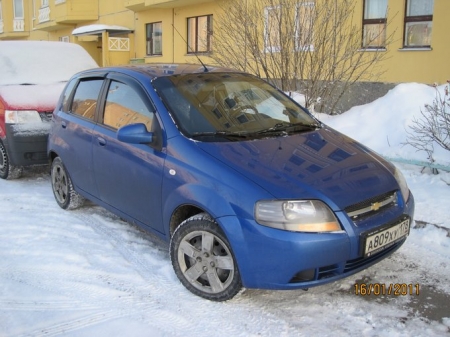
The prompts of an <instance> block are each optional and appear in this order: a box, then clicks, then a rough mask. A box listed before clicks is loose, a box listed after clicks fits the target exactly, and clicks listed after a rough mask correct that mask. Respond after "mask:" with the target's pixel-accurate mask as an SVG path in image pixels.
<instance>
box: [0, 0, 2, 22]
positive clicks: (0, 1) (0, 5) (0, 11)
mask: <svg viewBox="0 0 450 337" xmlns="http://www.w3.org/2000/svg"><path fill="white" fill-rule="evenodd" d="M0 21H3V14H2V0H0Z"/></svg>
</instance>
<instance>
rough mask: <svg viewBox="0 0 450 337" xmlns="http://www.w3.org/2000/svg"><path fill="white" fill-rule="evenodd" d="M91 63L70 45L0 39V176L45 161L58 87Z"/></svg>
mask: <svg viewBox="0 0 450 337" xmlns="http://www.w3.org/2000/svg"><path fill="white" fill-rule="evenodd" d="M95 67H98V66H97V63H96V62H95V61H94V60H93V59H92V57H91V56H90V55H89V54H88V53H87V52H86V51H85V50H84V49H83V48H82V47H81V46H79V45H76V44H71V43H63V42H48V41H1V42H0V178H3V179H14V178H18V177H19V176H20V175H21V172H22V168H23V166H30V165H41V164H48V160H47V152H46V149H47V138H48V132H49V129H50V120H51V116H52V113H53V110H54V108H55V106H56V102H57V101H58V99H59V96H60V95H61V91H62V90H63V88H64V86H65V84H66V82H67V81H68V80H69V79H70V78H71V77H72V76H73V75H74V74H75V73H77V72H79V71H82V70H85V69H89V68H95Z"/></svg>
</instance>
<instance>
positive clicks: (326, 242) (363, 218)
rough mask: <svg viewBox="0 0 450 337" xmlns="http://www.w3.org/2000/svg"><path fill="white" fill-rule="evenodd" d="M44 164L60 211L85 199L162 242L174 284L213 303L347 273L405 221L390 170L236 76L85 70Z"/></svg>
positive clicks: (56, 122) (383, 253)
mask: <svg viewBox="0 0 450 337" xmlns="http://www.w3.org/2000/svg"><path fill="white" fill-rule="evenodd" d="M48 155H49V158H50V160H51V183H52V189H53V193H54V196H55V199H56V202H57V203H58V204H59V206H60V207H61V208H63V209H74V208H77V207H80V206H81V205H82V204H83V202H84V200H85V199H89V200H91V201H93V202H94V203H96V204H98V205H101V206H103V207H105V208H106V209H108V210H110V211H111V212H113V213H115V214H117V215H118V216H120V217H121V218H122V219H125V220H127V221H129V222H131V223H134V224H136V225H138V226H140V227H142V228H144V229H146V230H148V231H150V232H152V233H154V234H156V235H158V236H160V237H161V238H163V239H164V240H166V241H167V242H169V243H170V248H169V250H170V257H171V261H172V265H173V268H174V271H175V274H176V275H177V277H178V278H179V280H180V281H181V283H182V284H183V285H184V286H185V287H186V288H187V289H189V290H190V291H191V292H192V293H194V294H196V295H198V296H201V297H204V298H206V299H210V300H214V301H223V300H228V299H230V298H232V297H233V296H235V295H236V294H237V293H238V292H239V291H240V290H241V289H242V288H243V287H246V288H265V289H298V288H310V287H313V286H318V285H322V284H325V283H328V282H332V281H336V280H339V279H341V278H343V277H346V276H348V275H351V274H354V273H356V272H358V271H361V270H363V269H364V268H367V267H369V266H371V265H373V264H375V263H377V262H379V261H380V260H382V259H384V258H386V257H387V256H389V255H390V254H391V253H393V252H394V251H395V250H397V249H398V248H399V247H400V246H401V245H402V244H403V243H404V242H405V240H406V238H407V236H408V234H409V229H410V226H411V224H412V221H413V215H414V198H413V196H412V194H411V193H410V191H409V189H408V186H407V185H406V182H405V180H404V178H403V176H402V174H401V172H400V171H399V170H397V169H396V168H395V166H393V165H392V164H391V163H389V162H388V161H386V160H384V159H383V158H381V157H380V156H378V155H377V154H376V153H374V152H372V151H371V150H369V149H368V148H366V147H365V146H363V145H362V144H359V143H358V142H356V141H354V140H352V139H350V138H348V137H346V136H345V135H343V134H341V133H339V132H337V131H335V130H333V129H331V128H329V127H328V126H326V125H324V124H322V123H321V122H320V121H318V120H317V119H315V118H314V117H313V116H312V115H311V114H310V113H309V112H308V111H307V110H306V109H304V108H303V107H302V106H300V105H298V104H297V103H296V102H295V101H293V100H291V99H290V98H289V97H288V96H286V95H285V94H284V93H283V92H281V91H279V90H277V89H276V88H274V87H273V86H271V85H270V84H268V83H267V82H265V81H263V80H261V79H258V78H256V77H254V76H252V75H250V74H246V73H242V72H238V71H234V70H230V69H222V68H216V67H207V66H203V65H202V66H200V65H180V64H172V65H171V64H163V65H156V64H155V65H150V64H147V65H133V66H126V67H111V68H99V69H96V70H90V71H84V72H81V73H79V74H77V75H75V76H74V77H73V78H72V79H71V80H70V81H69V82H68V84H67V86H66V88H65V90H64V92H63V93H62V95H61V98H60V101H59V103H58V104H57V106H56V109H55V112H54V115H53V120H52V128H51V132H50V136H49V143H48Z"/></svg>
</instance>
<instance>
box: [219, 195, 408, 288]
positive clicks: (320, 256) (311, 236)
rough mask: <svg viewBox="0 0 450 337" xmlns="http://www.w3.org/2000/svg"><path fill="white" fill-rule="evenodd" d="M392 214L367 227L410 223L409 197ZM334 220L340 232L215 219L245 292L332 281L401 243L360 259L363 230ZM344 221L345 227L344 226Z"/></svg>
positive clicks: (358, 269)
mask: <svg viewBox="0 0 450 337" xmlns="http://www.w3.org/2000/svg"><path fill="white" fill-rule="evenodd" d="M391 216H392V217H391V219H389V220H388V221H386V222H383V223H379V224H378V225H372V228H371V229H373V228H375V227H377V226H383V225H385V224H386V223H391V222H392V223H393V222H395V221H399V220H400V219H403V218H405V217H406V218H409V219H410V220H411V222H412V219H413V216H414V198H413V196H412V195H411V196H410V198H409V200H408V202H407V204H406V205H404V207H403V210H402V211H401V212H400V214H399V213H398V212H397V213H395V214H391ZM339 218H340V221H341V223H342V225H343V226H344V228H345V231H341V232H338V233H297V232H288V231H283V230H277V229H273V228H269V227H265V226H261V225H259V224H258V223H256V222H255V221H253V220H249V219H238V218H236V217H223V218H219V219H217V221H218V222H219V223H220V225H221V227H222V228H223V229H224V231H225V234H226V235H227V237H228V239H229V241H230V244H231V246H232V249H233V251H234V254H235V257H236V259H237V263H238V267H239V272H240V274H241V278H242V282H243V285H244V287H247V288H262V289H301V288H310V287H314V286H318V285H322V284H326V283H329V282H332V281H336V280H339V279H342V278H344V277H347V276H349V275H352V274H355V273H357V272H359V271H361V270H363V269H365V268H367V267H369V266H371V265H373V264H375V263H377V262H379V261H381V260H382V259H384V258H386V257H387V256H389V255H390V254H392V253H393V252H394V251H396V250H397V249H398V248H400V247H401V245H402V244H403V243H404V242H405V240H406V239H403V240H402V241H399V242H396V243H394V244H392V245H391V246H389V247H387V248H385V249H384V250H383V251H381V252H379V253H377V254H374V255H372V256H370V257H366V258H364V257H363V255H362V251H361V245H362V241H363V240H362V236H363V233H364V232H365V231H367V230H368V227H365V228H364V229H362V228H355V226H354V225H353V224H351V223H350V222H349V221H347V220H346V219H344V218H343V217H341V216H340V217H339ZM383 220H386V215H384V217H383ZM345 221H347V223H343V222H345ZM410 225H411V224H410ZM351 228H352V229H351ZM238 229H239V230H238Z"/></svg>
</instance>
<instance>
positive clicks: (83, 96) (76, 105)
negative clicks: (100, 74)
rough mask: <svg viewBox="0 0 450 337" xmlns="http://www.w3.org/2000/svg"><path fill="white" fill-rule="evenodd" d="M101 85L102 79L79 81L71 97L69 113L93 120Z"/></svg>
mask: <svg viewBox="0 0 450 337" xmlns="http://www.w3.org/2000/svg"><path fill="white" fill-rule="evenodd" d="M102 84H103V79H95V80H81V81H80V82H79V83H78V86H77V88H76V90H75V94H74V96H73V103H72V109H71V112H72V113H74V114H76V115H79V116H82V117H84V118H87V119H91V120H93V119H94V116H95V109H96V107H97V100H98V95H99V93H100V89H101V88H102Z"/></svg>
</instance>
